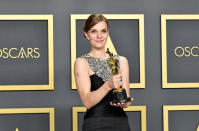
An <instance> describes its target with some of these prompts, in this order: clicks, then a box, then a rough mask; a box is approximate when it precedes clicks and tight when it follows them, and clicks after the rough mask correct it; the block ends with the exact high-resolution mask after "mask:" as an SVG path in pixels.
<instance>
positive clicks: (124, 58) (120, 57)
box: [119, 56, 128, 63]
mask: <svg viewBox="0 0 199 131" xmlns="http://www.w3.org/2000/svg"><path fill="white" fill-rule="evenodd" d="M119 59H120V63H124V62H125V63H128V60H127V58H126V57H124V56H119Z"/></svg>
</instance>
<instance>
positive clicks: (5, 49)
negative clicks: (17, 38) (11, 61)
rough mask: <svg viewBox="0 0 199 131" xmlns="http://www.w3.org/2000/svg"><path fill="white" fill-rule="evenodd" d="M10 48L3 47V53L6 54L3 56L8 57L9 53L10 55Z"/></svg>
mask: <svg viewBox="0 0 199 131" xmlns="http://www.w3.org/2000/svg"><path fill="white" fill-rule="evenodd" d="M7 51H8V48H3V53H4V54H6V56H3V58H8V57H9V55H8V52H7Z"/></svg>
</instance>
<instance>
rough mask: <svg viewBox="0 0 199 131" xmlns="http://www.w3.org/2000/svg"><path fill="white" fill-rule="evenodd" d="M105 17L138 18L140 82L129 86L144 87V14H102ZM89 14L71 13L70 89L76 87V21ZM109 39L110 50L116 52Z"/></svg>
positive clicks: (83, 18)
mask: <svg viewBox="0 0 199 131" xmlns="http://www.w3.org/2000/svg"><path fill="white" fill-rule="evenodd" d="M103 15H104V16H105V17H106V18H107V19H113V20H138V21H139V52H140V53H139V58H140V83H130V88H145V51H144V14H103ZM88 16H89V14H71V80H72V89H77V88H76V84H75V78H74V73H73V72H74V63H75V60H76V21H77V20H85V19H87V18H88ZM110 43H112V42H111V39H110V37H109V38H108V41H107V45H106V47H108V48H109V49H111V52H113V53H114V54H116V50H115V48H114V46H113V44H110Z"/></svg>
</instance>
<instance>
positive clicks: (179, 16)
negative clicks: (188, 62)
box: [161, 14, 199, 88]
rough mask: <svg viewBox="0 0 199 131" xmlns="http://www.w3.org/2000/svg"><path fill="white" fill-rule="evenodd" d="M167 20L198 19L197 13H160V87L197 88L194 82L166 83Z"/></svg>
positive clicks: (197, 85)
mask: <svg viewBox="0 0 199 131" xmlns="http://www.w3.org/2000/svg"><path fill="white" fill-rule="evenodd" d="M168 20H199V15H194V14H192V15H191V14H190V15H184V14H171V15H169V14H162V15H161V38H162V88H199V82H196V83H168V81H167V30H166V29H167V24H166V22H167V21H168Z"/></svg>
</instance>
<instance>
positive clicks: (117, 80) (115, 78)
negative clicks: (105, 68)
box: [113, 74, 122, 88]
mask: <svg viewBox="0 0 199 131" xmlns="http://www.w3.org/2000/svg"><path fill="white" fill-rule="evenodd" d="M113 83H114V86H115V88H118V87H120V86H121V85H122V75H121V74H117V75H115V76H113Z"/></svg>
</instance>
